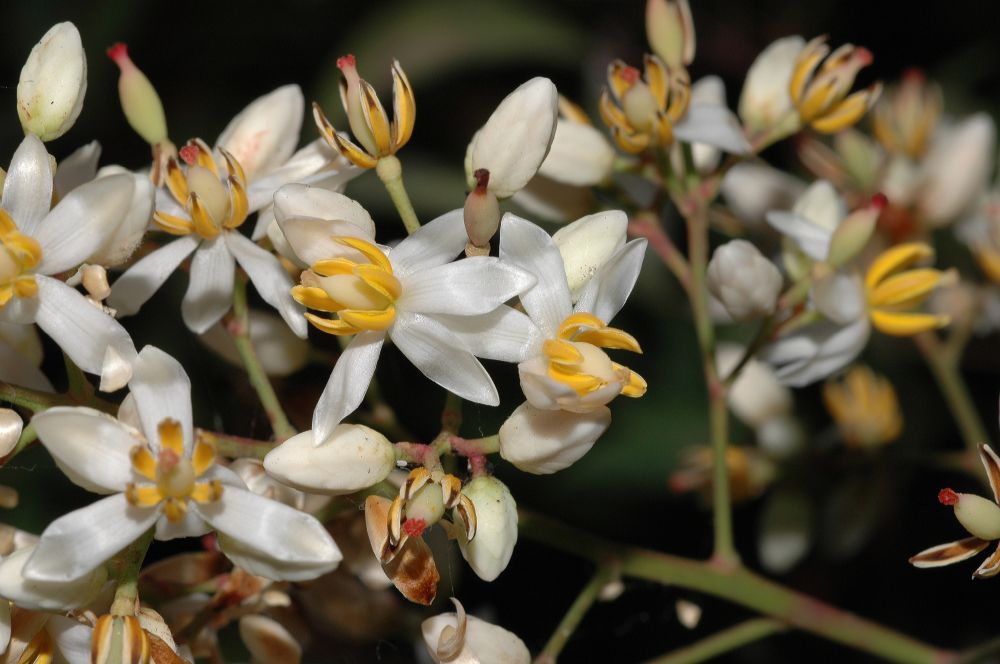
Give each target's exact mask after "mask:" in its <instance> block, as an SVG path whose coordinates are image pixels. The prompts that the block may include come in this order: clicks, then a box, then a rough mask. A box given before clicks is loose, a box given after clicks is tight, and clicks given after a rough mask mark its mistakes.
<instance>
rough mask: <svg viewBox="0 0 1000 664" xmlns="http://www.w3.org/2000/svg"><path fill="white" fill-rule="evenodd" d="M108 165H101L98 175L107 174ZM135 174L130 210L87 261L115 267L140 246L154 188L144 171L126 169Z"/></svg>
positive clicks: (148, 219) (148, 218) (151, 211)
mask: <svg viewBox="0 0 1000 664" xmlns="http://www.w3.org/2000/svg"><path fill="white" fill-rule="evenodd" d="M107 170H109V168H108V167H106V168H102V169H101V173H99V174H98V177H99V178H101V177H104V175H103V174H104V172H105V171H107ZM126 174H127V175H128V176H129V177H131V178H132V184H133V185H134V186H133V188H132V200H131V202H130V203H129V206H128V212H126V213H125V215H124V216H122V217H121V220H120V221H119V222H118V224H117V225H116V226H115V230H114V232H112V233H111V234H110V235H109V236H108V237H107V239H106V240H105V241H104V243H103V245H102V246H101V248H100V249H98V250H97V251H96V252H95V253H93V254H91V255H90V256H89V257H88V258H87V262H88V263H96V264H98V265H103V266H104V267H116V266H118V265H121V264H122V263H124V262H125V261H127V260H128V259H129V258H130V257H131V256H132V253H133V252H134V251H135V250H136V249H138V248H139V245H140V244H141V243H142V238H143V237H144V236H145V234H146V228H147V227H148V226H149V221H150V219H151V218H152V216H153V201H154V199H155V195H154V192H155V188H154V187H153V183H152V182H151V181H150V179H149V177H148V176H146V175H145V174H136V173H126Z"/></svg>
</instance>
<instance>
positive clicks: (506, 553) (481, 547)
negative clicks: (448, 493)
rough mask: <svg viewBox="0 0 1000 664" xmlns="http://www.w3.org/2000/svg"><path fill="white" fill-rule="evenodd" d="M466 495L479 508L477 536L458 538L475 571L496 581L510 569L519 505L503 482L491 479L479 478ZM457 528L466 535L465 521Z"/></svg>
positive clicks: (458, 522)
mask: <svg viewBox="0 0 1000 664" xmlns="http://www.w3.org/2000/svg"><path fill="white" fill-rule="evenodd" d="M462 493H463V494H464V495H465V497H466V498H468V499H469V500H471V501H472V504H473V505H474V506H475V508H476V536H475V537H474V538H473V539H472V541H469V540H468V539H467V538H465V537H459V538H458V546H459V549H461V551H462V557H463V558H465V560H466V562H468V563H469V566H470V567H472V571H474V572H475V573H476V576H478V577H479V578H480V579H482V580H483V581H493V580H494V579H496V578H497V577H498V576H500V573H501V572H503V571H504V570H505V569H506V568H507V563H509V562H510V557H511V556H512V555H513V554H514V545H515V544H517V503H515V502H514V497H513V496H512V495H510V489H508V488H507V487H506V486H505V485H504V483H503V482H501V481H500V480H498V479H497V478H495V477H491V476H489V475H482V476H480V477H475V478H473V479H472V481H471V482H469V483H468V484H466V485H465V486H464V487H462ZM456 525H457V526H458V527H459V529H460V530H462V531H463V533H464V529H465V527H464V525H463V522H462V520H461V519H456Z"/></svg>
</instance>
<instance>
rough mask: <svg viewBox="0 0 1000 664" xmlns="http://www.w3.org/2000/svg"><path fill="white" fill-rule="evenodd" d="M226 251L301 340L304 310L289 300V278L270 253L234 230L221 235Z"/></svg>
mask: <svg viewBox="0 0 1000 664" xmlns="http://www.w3.org/2000/svg"><path fill="white" fill-rule="evenodd" d="M224 237H225V239H226V245H227V246H228V247H229V251H230V252H232V254H233V256H234V257H236V261H237V262H238V263H239V264H240V267H242V268H243V269H244V270H245V271H246V273H247V276H249V277H250V281H251V282H252V283H253V285H254V288H256V289H257V292H258V293H260V297H261V299H263V300H264V301H265V302H267V303H268V304H270V305H271V306H272V307H274V308H275V309H277V310H278V313H279V314H281V317H282V318H284V319H285V322H286V323H288V327H290V328H292V331H293V332H295V335H296V336H298V337H299V338H300V339H305V338H306V336H307V334H308V330H309V328H308V322H307V321H306V318H305V312H306V309H305V307H303V306H302V305H301V304H299V303H298V302H296V301H295V300H293V299H292V295H291V291H292V278H291V277H289V276H288V272H286V271H285V268H283V267H282V266H281V263H280V262H279V261H278V259H277V258H276V257H275V256H274V254H272V253H269V252H267V251H264V250H263V249H261V248H260V247H258V246H257V245H256V244H254V243H253V242H252V241H250V240H248V239H247V238H245V237H243V236H242V235H240V234H239V232H238V231H230V232H228V233H225V234H224Z"/></svg>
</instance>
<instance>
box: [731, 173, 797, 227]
mask: <svg viewBox="0 0 1000 664" xmlns="http://www.w3.org/2000/svg"><path fill="white" fill-rule="evenodd" d="M805 190H806V186H805V184H804V183H803V182H802V181H801V180H799V179H798V178H795V177H793V176H791V175H789V174H787V173H785V172H784V171H779V170H778V169H777V168H774V167H773V166H768V165H767V164H763V163H741V164H736V165H735V166H733V167H732V168H731V169H729V171H728V172H727V173H726V174H725V176H723V178H722V185H721V187H720V191H721V192H722V195H723V196H724V197H725V199H726V205H727V206H729V209H730V211H732V213H733V214H735V215H736V216H737V217H739V219H740V221H743V222H744V223H746V224H747V225H748V226H749V225H753V226H756V225H759V224H762V223H764V217H765V215H766V214H767V212H768V211H769V210H787V209H789V208H791V207H792V206H793V205H794V204H795V200H796V199H797V198H798V197H799V196H801V195H802V194H803V192H805Z"/></svg>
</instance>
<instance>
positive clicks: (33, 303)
mask: <svg viewBox="0 0 1000 664" xmlns="http://www.w3.org/2000/svg"><path fill="white" fill-rule="evenodd" d="M38 308H39V302H38V298H37V297H15V298H13V299H11V300H9V301H8V302H7V304H5V305H4V306H3V307H0V323H4V324H7V325H31V324H33V323H34V322H35V319H36V318H37V317H38Z"/></svg>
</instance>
